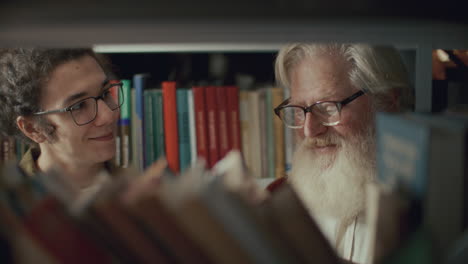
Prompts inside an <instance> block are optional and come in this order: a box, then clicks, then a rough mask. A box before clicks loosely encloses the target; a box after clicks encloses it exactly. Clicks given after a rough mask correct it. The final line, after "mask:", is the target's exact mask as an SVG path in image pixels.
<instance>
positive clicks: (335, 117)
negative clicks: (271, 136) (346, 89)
mask: <svg viewBox="0 0 468 264" xmlns="http://www.w3.org/2000/svg"><path fill="white" fill-rule="evenodd" d="M363 94H364V91H362V90H360V91H358V92H356V93H354V94H353V95H351V96H350V97H348V98H346V99H344V100H342V101H339V102H337V101H319V102H315V103H313V104H312V105H310V106H307V107H304V106H300V105H290V104H289V100H290V99H287V100H286V101H284V102H282V103H281V104H280V105H279V106H277V107H276V108H275V109H274V111H275V114H276V115H277V116H278V117H279V118H280V119H281V120H282V121H283V123H284V124H285V125H286V126H287V127H289V128H303V127H304V123H305V119H306V114H307V113H312V112H313V113H314V114H315V117H316V118H318V119H319V120H320V121H321V123H322V124H323V125H325V126H335V125H338V124H339V123H340V121H341V109H342V108H343V107H344V106H345V105H347V104H349V103H351V102H352V101H353V100H354V99H356V98H358V97H359V96H361V95H363Z"/></svg>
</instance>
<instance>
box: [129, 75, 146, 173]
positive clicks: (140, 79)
mask: <svg viewBox="0 0 468 264" xmlns="http://www.w3.org/2000/svg"><path fill="white" fill-rule="evenodd" d="M148 78H149V74H135V75H134V76H133V85H134V87H135V113H136V120H135V122H134V125H135V128H134V131H135V140H136V143H137V144H136V147H137V149H136V150H135V152H134V153H135V154H136V157H135V159H136V160H135V161H136V162H135V163H134V164H135V165H137V169H139V170H140V171H143V170H144V169H145V130H144V127H143V124H144V122H145V103H144V89H145V87H146V85H147V84H146V83H147V80H148Z"/></svg>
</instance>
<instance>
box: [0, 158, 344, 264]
mask: <svg viewBox="0 0 468 264" xmlns="http://www.w3.org/2000/svg"><path fill="white" fill-rule="evenodd" d="M207 167H208V166H206V165H205V164H204V163H203V162H197V163H196V164H195V165H194V166H192V167H190V168H189V169H187V170H186V171H185V172H184V173H182V174H179V175H175V174H173V173H171V172H170V170H168V169H167V162H166V161H165V160H163V159H160V160H158V161H157V162H155V163H154V164H152V165H151V166H150V167H148V169H147V170H145V172H144V173H143V174H136V172H135V171H132V170H131V169H127V170H122V171H120V172H119V173H116V174H115V175H111V176H109V175H105V174H102V175H98V177H102V178H103V179H109V178H110V179H111V180H103V181H102V184H101V185H99V186H97V187H96V188H94V189H93V188H88V189H86V191H83V190H77V189H76V188H75V187H73V186H71V185H70V184H69V183H68V181H67V175H64V174H63V173H60V172H58V171H50V172H47V173H44V174H41V175H37V177H34V178H30V177H27V176H25V175H24V174H23V173H22V171H21V170H20V169H19V168H18V167H17V166H15V165H11V164H10V165H5V166H4V168H3V169H2V177H1V185H0V187H1V188H2V190H1V192H0V193H1V194H2V198H1V199H0V214H1V219H2V221H1V225H0V228H1V229H0V230H1V233H0V234H1V236H0V237H1V238H2V239H1V241H3V242H4V243H1V245H2V247H1V250H0V252H1V253H2V254H3V255H4V256H5V258H4V259H7V258H9V259H10V260H11V262H14V263H31V262H34V263H38V262H41V263H268V264H272V263H339V262H340V260H339V258H338V257H337V256H336V255H335V253H334V251H333V249H332V248H331V246H330V245H329V244H328V241H327V240H326V239H325V237H324V236H323V235H322V233H321V232H320V231H319V229H318V227H317V225H316V224H315V222H314V221H313V219H312V218H311V217H310V215H309V214H308V212H307V210H306V209H305V208H304V206H303V205H302V203H301V201H300V200H299V199H298V197H297V196H296V194H295V192H294V191H293V190H292V189H291V187H290V186H289V185H285V186H283V187H282V189H280V190H278V192H277V193H275V195H273V196H271V197H267V196H268V195H269V194H268V193H266V191H265V190H264V189H261V188H259V187H257V185H256V182H255V180H254V177H252V176H251V175H250V173H249V172H248V170H247V169H246V166H245V164H244V163H243V160H242V158H241V154H240V152H238V151H233V152H230V153H228V154H227V155H226V157H225V158H224V159H222V160H221V161H219V162H218V163H217V164H216V165H215V166H214V167H213V168H212V169H207ZM103 173H105V172H103Z"/></svg>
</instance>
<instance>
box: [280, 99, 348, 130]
mask: <svg viewBox="0 0 468 264" xmlns="http://www.w3.org/2000/svg"><path fill="white" fill-rule="evenodd" d="M311 110H312V113H313V114H314V118H318V119H319V120H320V121H321V123H322V124H323V125H327V126H333V125H336V124H338V123H339V121H340V111H339V109H338V106H337V105H336V104H335V103H334V102H322V103H318V104H315V105H314V106H313V107H312V109H311ZM280 115H281V119H282V120H283V122H284V123H285V124H286V125H287V126H289V127H291V128H301V127H302V126H303V125H304V122H305V117H306V116H305V113H304V110H303V108H301V107H286V108H283V109H281V111H280Z"/></svg>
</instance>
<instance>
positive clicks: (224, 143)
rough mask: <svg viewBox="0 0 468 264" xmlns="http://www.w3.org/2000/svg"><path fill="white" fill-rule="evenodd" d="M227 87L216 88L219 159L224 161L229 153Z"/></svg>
mask: <svg viewBox="0 0 468 264" xmlns="http://www.w3.org/2000/svg"><path fill="white" fill-rule="evenodd" d="M226 90H227V89H226V87H225V86H218V87H216V103H217V110H218V122H217V123H216V125H217V131H218V135H219V139H218V140H219V159H222V158H223V157H224V156H225V155H226V154H227V153H228V152H229V130H228V117H227V111H228V108H227V98H226V95H227V93H226Z"/></svg>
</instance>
